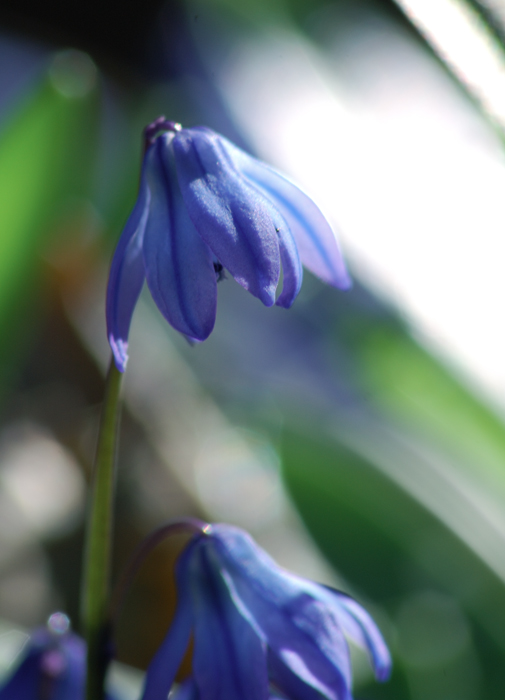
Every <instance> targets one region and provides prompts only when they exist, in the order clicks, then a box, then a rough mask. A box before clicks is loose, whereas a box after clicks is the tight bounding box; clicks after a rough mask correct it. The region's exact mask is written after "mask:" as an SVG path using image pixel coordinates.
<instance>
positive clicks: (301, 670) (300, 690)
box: [268, 650, 352, 700]
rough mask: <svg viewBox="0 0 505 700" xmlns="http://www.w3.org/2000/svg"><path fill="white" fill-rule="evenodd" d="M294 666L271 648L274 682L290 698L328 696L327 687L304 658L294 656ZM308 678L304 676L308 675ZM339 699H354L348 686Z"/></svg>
mask: <svg viewBox="0 0 505 700" xmlns="http://www.w3.org/2000/svg"><path fill="white" fill-rule="evenodd" d="M291 663H292V666H294V668H290V667H289V666H287V665H286V664H285V663H284V661H282V659H280V658H279V657H278V656H277V655H276V654H274V653H273V652H272V651H271V650H269V654H268V670H269V674H270V679H271V681H272V683H273V684H274V685H275V686H276V687H277V688H279V690H281V691H282V692H283V693H285V695H286V697H288V698H290V700H323V698H328V697H333V696H331V695H330V696H328V695H327V693H326V689H325V688H324V686H322V685H321V683H319V682H318V680H317V678H315V677H314V676H313V675H312V674H310V672H309V671H308V669H307V668H306V666H305V664H304V663H303V659H299V658H298V659H295V658H293V659H292V661H291ZM307 676H308V678H307V680H308V682H307V680H305V679H304V677H307ZM338 697H339V700H344V699H345V700H352V698H351V695H350V692H349V690H348V688H347V687H346V686H345V684H344V686H343V688H342V696H340V695H339V696H338Z"/></svg>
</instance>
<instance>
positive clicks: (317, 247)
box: [221, 138, 351, 289]
mask: <svg viewBox="0 0 505 700" xmlns="http://www.w3.org/2000/svg"><path fill="white" fill-rule="evenodd" d="M221 142H222V145H223V148H224V150H226V152H227V153H228V154H229V156H230V158H231V159H232V161H233V163H234V164H235V166H236V167H237V168H238V169H239V170H240V172H241V173H243V175H245V177H246V178H248V179H249V180H250V181H251V182H253V183H254V184H255V185H256V186H257V187H259V188H260V190H261V191H262V192H263V193H264V194H265V196H266V197H268V198H269V199H270V200H271V201H272V202H273V204H274V205H275V206H276V207H277V209H278V210H279V212H280V213H281V214H282V216H283V217H284V218H285V219H286V221H287V222H288V224H289V227H290V229H291V231H292V233H293V236H294V238H295V241H296V243H297V246H298V251H299V253H300V258H301V260H302V263H303V264H304V265H305V267H306V268H307V269H308V270H310V271H311V272H313V273H314V274H315V275H317V277H320V278H321V279H322V280H323V281H324V282H327V283H328V284H331V285H333V286H334V287H338V288H339V289H348V288H349V287H350V286H351V279H350V277H349V274H348V272H347V269H346V267H345V263H344V259H343V256H342V253H341V252H340V248H339V245H338V241H337V238H336V236H335V233H334V232H333V230H332V228H331V226H330V224H329V223H328V221H327V220H326V218H325V217H324V215H323V214H322V212H321V211H320V209H319V207H318V206H317V205H316V204H315V203H314V202H313V201H312V199H311V198H310V197H308V196H307V195H306V194H305V193H304V192H303V191H302V190H301V189H299V187H297V186H296V185H294V184H293V183H292V182H290V181H289V180H288V179H287V178H285V177H284V176H283V175H281V174H280V173H278V172H277V171H276V170H274V169H273V168H270V167H269V166H268V165H266V164H265V163H262V162H261V161H259V160H257V159H256V158H253V157H252V156H250V155H249V154H248V153H245V151H242V150H241V149H240V148H238V147H237V146H235V145H234V144H232V143H231V142H230V141H228V140H227V139H225V138H221Z"/></svg>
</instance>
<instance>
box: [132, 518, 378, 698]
mask: <svg viewBox="0 0 505 700" xmlns="http://www.w3.org/2000/svg"><path fill="white" fill-rule="evenodd" d="M176 578H177V591H178V603H177V609H176V612H175V617H174V619H173V622H172V625H171V627H170V629H169V631H168V634H167V636H166V638H165V640H164V641H163V643H162V645H161V647H160V649H159V650H158V652H157V653H156V655H155V657H154V659H153V660H152V662H151V664H150V666H149V669H148V671H147V675H146V681H145V688H144V694H143V696H142V700H166V698H167V694H168V692H169V690H170V688H171V686H172V683H173V681H174V678H175V675H176V673H177V670H178V668H179V665H180V663H181V660H182V658H183V656H184V654H185V652H186V649H187V647H188V643H189V640H190V637H191V636H192V637H193V642H194V649H193V658H192V664H193V671H192V676H191V678H190V679H189V680H188V681H186V682H185V683H183V684H182V685H181V686H180V687H179V689H178V691H177V693H178V694H176V696H175V697H176V698H177V700H272V699H273V698H276V697H286V698H290V699H291V700H351V698H352V693H351V665H350V659H349V649H348V645H347V641H346V637H349V638H351V639H352V640H353V641H354V642H356V643H357V644H359V645H360V646H362V647H363V648H364V649H366V650H367V652H368V654H369V657H370V660H371V663H372V666H373V668H374V671H375V675H376V677H377V679H378V680H381V681H382V680H386V679H387V678H388V676H389V673H390V669H391V659H390V655H389V651H388V649H387V646H386V644H385V642H384V640H383V638H382V636H381V634H380V632H379V630H378V629H377V626H376V625H375V623H374V622H373V620H372V618H371V617H370V616H369V615H368V613H367V612H366V611H365V610H364V609H363V608H362V607H361V606H360V605H359V604H358V603H357V602H356V601H355V600H353V599H352V598H350V597H349V596H347V595H344V594H343V593H340V592H338V591H335V590H332V589H329V588H326V587H325V586H321V585H319V584H317V583H313V582H311V581H307V580H305V579H303V578H300V577H298V576H295V575H293V574H289V573H288V572H286V571H284V570H283V569H281V568H280V567H278V566H277V565H276V564H275V562H274V561H273V560H272V559H271V558H270V557H269V556H268V555H267V554H266V552H264V551H263V550H262V549H260V547H258V546H257V545H256V544H255V543H254V541H253V540H252V539H251V538H250V537H249V535H247V534H246V533H245V532H243V531H242V530H239V529H238V528H235V527H231V526H229V525H211V526H210V525H209V526H207V527H206V528H205V529H204V531H203V533H202V534H201V535H197V536H195V537H194V538H193V539H192V540H191V541H190V543H189V544H188V546H187V547H186V549H185V550H184V551H183V553H182V555H181V556H180V558H179V560H178V562H177V568H176Z"/></svg>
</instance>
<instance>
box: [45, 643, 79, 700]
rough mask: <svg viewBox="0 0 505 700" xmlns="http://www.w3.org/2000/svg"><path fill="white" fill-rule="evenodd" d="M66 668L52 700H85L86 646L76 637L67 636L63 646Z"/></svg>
mask: <svg viewBox="0 0 505 700" xmlns="http://www.w3.org/2000/svg"><path fill="white" fill-rule="evenodd" d="M61 649H62V651H63V650H64V658H65V664H66V668H65V671H64V673H62V675H61V677H60V678H58V679H57V681H56V682H55V685H54V693H53V694H52V695H51V700H70V699H71V698H75V700H81V698H82V700H84V688H85V683H86V646H85V644H84V641H83V640H82V639H80V638H79V637H77V636H76V635H70V634H68V635H65V637H64V638H63V640H62V644H61Z"/></svg>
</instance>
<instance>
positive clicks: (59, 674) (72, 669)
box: [0, 613, 112, 700]
mask: <svg viewBox="0 0 505 700" xmlns="http://www.w3.org/2000/svg"><path fill="white" fill-rule="evenodd" d="M69 624H70V623H69V620H68V617H67V616H66V615H64V614H63V613H54V614H53V615H51V617H50V618H49V620H48V623H47V627H42V628H40V629H37V630H35V631H34V632H33V634H32V635H31V636H30V639H29V641H28V642H27V644H26V646H25V648H24V650H23V653H22V656H21V660H20V662H19V663H18V666H17V668H16V669H15V671H14V673H13V674H12V675H11V676H10V677H9V678H8V679H7V681H6V682H5V684H4V685H3V686H2V687H1V688H0V700H84V686H85V677H86V645H85V643H84V640H82V639H81V638H80V637H78V636H77V635H76V634H73V633H71V632H70V631H69ZM108 700H112V698H111V697H110V696H108Z"/></svg>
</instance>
